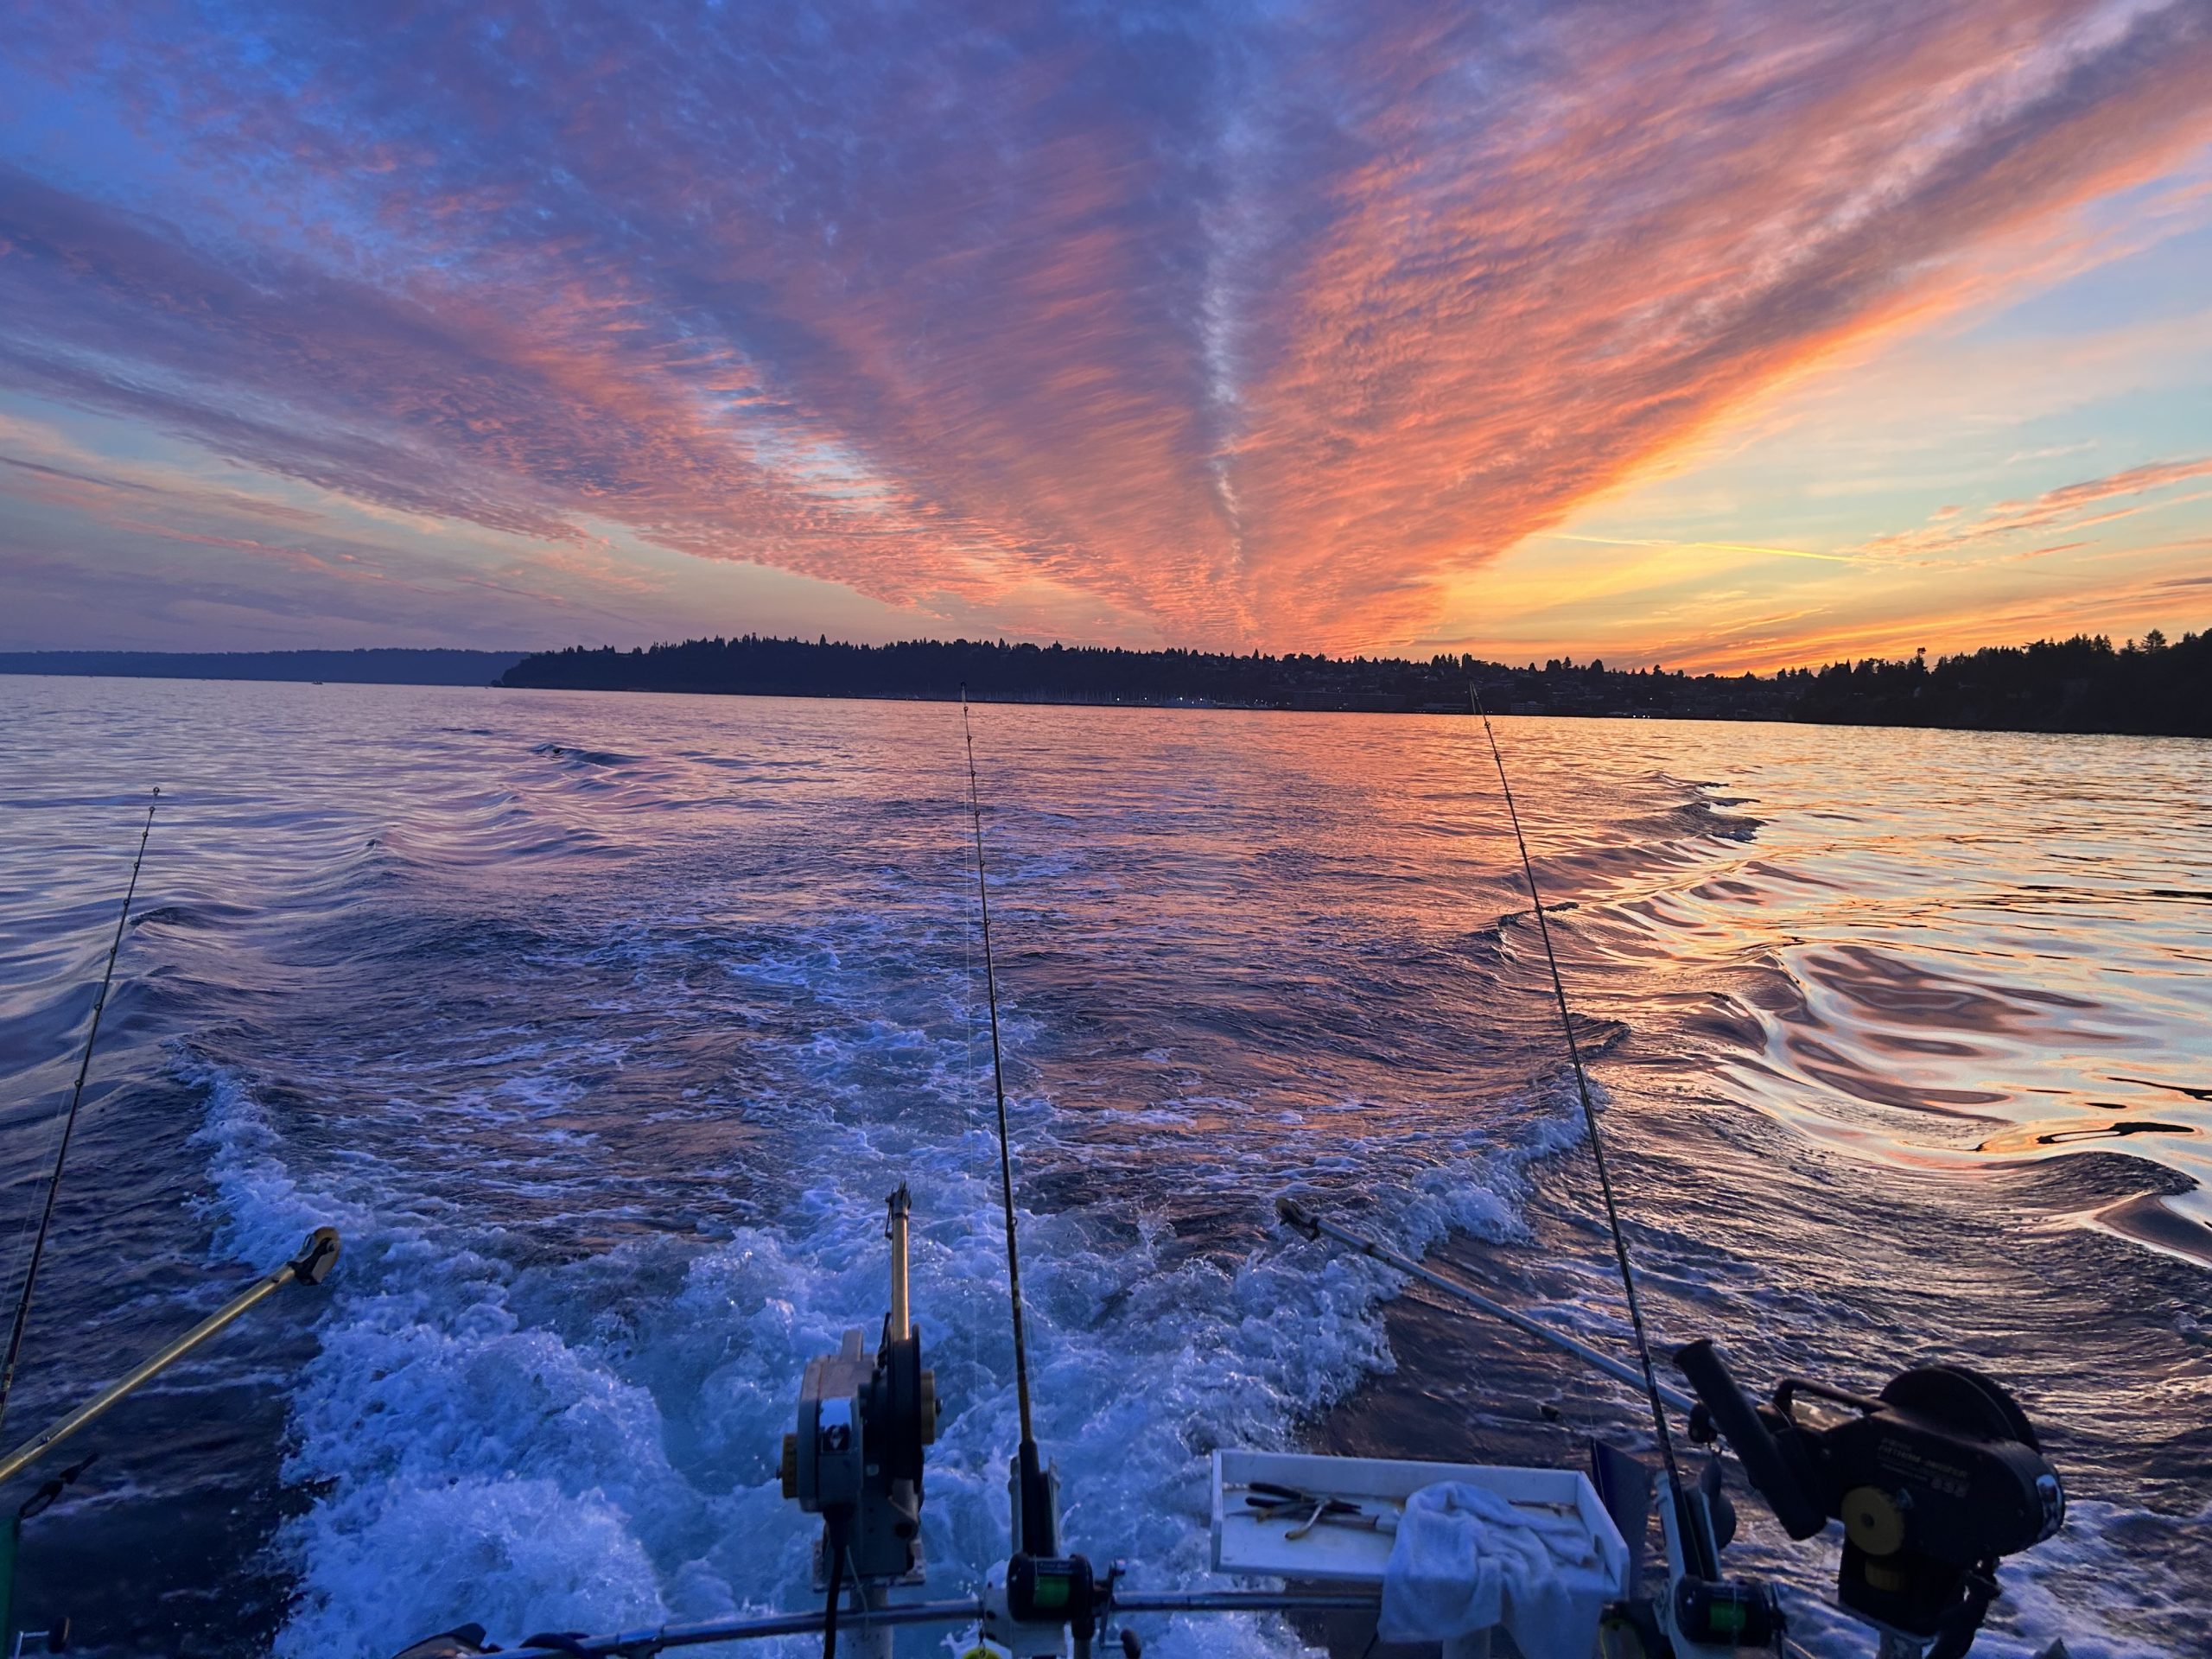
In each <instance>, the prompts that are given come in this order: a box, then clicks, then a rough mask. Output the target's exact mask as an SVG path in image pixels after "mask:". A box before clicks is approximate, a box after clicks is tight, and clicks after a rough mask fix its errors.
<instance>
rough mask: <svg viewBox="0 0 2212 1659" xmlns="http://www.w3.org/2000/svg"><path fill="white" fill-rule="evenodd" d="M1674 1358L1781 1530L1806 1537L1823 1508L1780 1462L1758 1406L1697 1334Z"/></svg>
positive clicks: (1824, 1517)
mask: <svg viewBox="0 0 2212 1659" xmlns="http://www.w3.org/2000/svg"><path fill="white" fill-rule="evenodd" d="M1675 1364H1677V1365H1679V1366H1680V1367H1681V1371H1682V1375H1683V1376H1686V1377H1688V1379H1689V1384H1690V1387H1691V1388H1693V1389H1695V1390H1696V1391H1697V1397H1698V1398H1699V1399H1700V1401H1702V1402H1704V1405H1705V1408H1706V1410H1707V1411H1708V1412H1710V1413H1712V1414H1713V1427H1716V1428H1718V1429H1719V1431H1720V1438H1721V1439H1723V1440H1726V1441H1727V1442H1728V1449H1729V1450H1730V1451H1732V1452H1734V1453H1735V1454H1736V1460H1737V1461H1738V1463H1740V1464H1742V1465H1744V1473H1745V1476H1746V1477H1748V1478H1750V1480H1751V1484H1752V1485H1753V1486H1754V1487H1755V1488H1757V1489H1758V1494H1759V1496H1760V1497H1764V1499H1766V1501H1767V1504H1768V1506H1769V1507H1770V1509H1772V1510H1774V1516H1775V1519H1776V1520H1777V1521H1779V1522H1782V1526H1783V1530H1784V1531H1785V1532H1787V1533H1788V1534H1789V1535H1790V1536H1791V1537H1792V1538H1810V1537H1811V1536H1812V1535H1814V1534H1815V1533H1816V1532H1818V1531H1820V1530H1821V1528H1823V1527H1825V1526H1827V1523H1828V1512H1827V1507H1826V1506H1825V1505H1824V1504H1822V1503H1821V1501H1820V1500H1819V1499H1818V1498H1817V1497H1815V1496H1814V1495H1813V1494H1812V1493H1810V1492H1808V1491H1806V1490H1805V1488H1804V1486H1803V1485H1802V1484H1801V1483H1800V1482H1799V1481H1798V1479H1797V1478H1796V1476H1795V1475H1794V1474H1792V1473H1791V1472H1790V1470H1789V1465H1788V1464H1786V1463H1784V1462H1783V1458H1782V1448H1781V1447H1780V1446H1777V1445H1776V1444H1775V1440H1774V1436H1773V1435H1771V1434H1770V1433H1767V1428H1766V1425H1765V1424H1764V1423H1762V1422H1761V1421H1759V1414H1758V1410H1757V1408H1754V1407H1753V1406H1752V1404H1751V1402H1750V1401H1749V1400H1748V1399H1746V1398H1745V1395H1744V1391H1743V1390H1742V1389H1739V1388H1738V1387H1737V1386H1736V1379H1735V1378H1734V1377H1732V1376H1730V1375H1729V1374H1728V1363H1727V1361H1726V1359H1724V1358H1723V1357H1721V1353H1720V1350H1719V1348H1717V1347H1715V1346H1714V1345H1713V1343H1712V1342H1711V1341H1710V1340H1708V1339H1707V1338H1699V1339H1698V1340H1697V1341H1695V1342H1693V1343H1690V1344H1688V1345H1687V1346H1684V1347H1681V1348H1677V1349H1676V1350H1675Z"/></svg>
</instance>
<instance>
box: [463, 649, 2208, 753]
mask: <svg viewBox="0 0 2212 1659" xmlns="http://www.w3.org/2000/svg"><path fill="white" fill-rule="evenodd" d="M1470 682H1472V683H1474V684H1475V685H1476V686H1477V687H1478V688H1479V689H1480V690H1481V692H1482V696H1483V699H1484V702H1485V703H1487V704H1488V705H1489V707H1490V708H1491V709H1492V710H1493V711H1494V712H1497V713H1502V714H1545V715H1614V716H1623V715H1662V716H1667V717H1670V718H1676V719H1683V718H1688V719H1696V720H1796V721H1825V722H1829V723H1833V724H1840V725H1852V726H1949V727H1967V728H1982V729H1990V730H2011V731H2033V732H2131V733H2146V734H2167V735H2175V736H2195V737H2205V736H2212V634H2195V633H2191V634H2187V635H2184V636H2183V638H2182V639H2180V640H2179V641H2178V642H2177V643H2174V644H2171V645H2170V644H2168V643H2167V641H2166V639H2164V636H2163V635H2161V634H2159V633H2158V632H2155V631H2154V632H2152V633H2151V634H2150V635H2148V636H2147V637H2146V638H2145V639H2144V640H2143V641H2142V642H2141V643H2140V644H2138V643H2137V642H2135V641H2133V640H2130V641H2128V642H2127V644H2126V645H2125V646H2122V647H2119V648H2115V647H2114V646H2113V643H2112V641H2111V640H2110V639H2105V638H2103V637H2102V636H2099V637H2097V638H2094V639H2091V638H2088V637H2086V636H2076V637H2075V638H2074V639H2068V640H2063V641H2057V642H2053V641H2050V640H2043V641H2038V642H2037V644H2035V645H2025V646H2002V647H1992V648H1990V649H1987V650H1984V651H1977V652H1969V653H1967V654H1965V655H1962V656H1957V657H1945V658H1939V659H1938V660H1937V661H1936V663H1935V664H1933V665H1931V664H1929V663H1928V661H1927V660H1926V658H1924V657H1921V656H1916V657H1914V658H1910V659H1908V660H1906V661H1904V662H1883V661H1878V660H1875V659H1872V658H1869V659H1867V660H1866V661H1863V662H1857V663H1836V664H1831V665H1829V666H1828V667H1827V668H1821V669H1789V670H1785V671H1783V672H1782V673H1780V674H1777V675H1772V676H1767V677H1760V676H1757V675H1751V674H1745V675H1741V676H1738V677H1732V678H1730V677H1722V676H1719V675H1713V674H1706V675H1699V676H1696V677H1692V676H1689V675H1686V674H1683V673H1681V672H1680V671H1673V672H1669V671H1663V670H1662V669H1660V668H1659V667H1657V666H1656V665H1655V666H1653V667H1651V668H1648V669H1633V670H1617V669H1609V668H1607V667H1606V666H1605V664H1603V663H1601V662H1593V663H1589V664H1576V663H1573V662H1562V661H1556V660H1554V661H1552V662H1549V663H1547V664H1544V665H1543V666H1542V667H1541V668H1539V667H1538V666H1536V665H1535V664H1533V663H1532V664H1529V665H1528V666H1527V667H1525V668H1515V667H1511V666H1510V665H1507V664H1499V663H1485V662H1479V661H1478V660H1476V659H1475V658H1471V657H1450V656H1445V657H1433V658H1428V659H1427V661H1423V662H1408V661H1404V660H1402V659H1399V658H1388V657H1351V658H1329V657H1307V656H1295V655H1294V656H1284V657H1268V656H1262V654H1260V653H1259V652H1253V653H1252V654H1251V655H1250V656H1247V657H1236V656H1226V655H1218V654H1215V653H1212V652H1196V651H1122V650H1118V649H1112V648H1105V647H1092V646H1079V647H1071V646H1064V645H1008V644H1007V642H1006V641H1005V640H1003V639H1001V640H998V641H995V642H994V641H989V640H969V639H955V640H951V641H950V642H946V641H940V640H928V639H917V640H910V641H906V642H904V643H901V644H899V645H842V644H832V643H831V642H830V641H829V639H826V638H825V639H817V640H813V641H809V640H804V639H763V638H760V637H759V636H757V635H753V634H747V635H746V636H745V637H744V638H742V639H689V640H686V641H684V642H683V644H682V645H655V646H653V647H652V649H651V650H633V651H627V652H623V651H617V650H615V649H613V647H612V646H608V647H606V648H603V649H600V650H590V649H588V648H585V647H582V646H575V647H572V648H571V649H569V650H567V651H557V652H543V653H541V654H539V655H537V656H535V657H530V658H524V660H523V661H521V662H520V663H518V664H515V666H514V667H512V669H510V670H508V671H507V672H506V674H505V676H504V677H502V678H501V679H500V681H499V683H500V684H502V685H507V686H528V687H543V688H563V689H568V690H604V691H707V692H735V693H744V694H750V695H756V696H815V697H901V698H923V699H939V698H951V697H956V696H959V695H960V691H961V689H962V687H963V686H965V687H966V688H967V690H968V692H969V695H970V696H975V697H977V698H980V699H983V700H986V701H994V702H1079V703H1134V704H1146V705H1153V706H1175V705H1181V706H1190V705H1197V706H1203V707H1218V708H1242V709H1341V710H1353V711H1359V712H1364V713H1375V714H1388V713H1413V714H1465V713H1466V712H1467V687H1468V684H1469V683H1470Z"/></svg>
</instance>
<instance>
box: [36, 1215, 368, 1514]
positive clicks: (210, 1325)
mask: <svg viewBox="0 0 2212 1659" xmlns="http://www.w3.org/2000/svg"><path fill="white" fill-rule="evenodd" d="M337 1259H338V1234H337V1232H336V1231H335V1230H334V1229H332V1228H328V1227H318V1228H316V1229H315V1231H314V1232H313V1233H312V1234H311V1235H309V1236H308V1242H307V1244H306V1246H305V1248H304V1249H302V1251H301V1252H300V1255H299V1257H298V1259H297V1260H296V1261H291V1262H286V1263H285V1264H284V1265H283V1267H281V1268H277V1270H276V1271H275V1272H273V1273H270V1274H264V1275H263V1276H262V1278H261V1279H260V1280H258V1281H257V1282H256V1283H254V1284H253V1285H252V1286H251V1287H248V1288H247V1289H246V1290H245V1291H244V1292H242V1293H240V1294H238V1295H237V1296H235V1297H233V1298H232V1300H230V1301H228V1302H226V1304H224V1306H221V1307H219V1308H218V1309H217V1310H216V1311H215V1312H214V1313H210V1314H209V1315H208V1316H207V1318H206V1319H202V1320H200V1323H199V1324H198V1325H194V1326H193V1327H192V1329H191V1330H189V1331H188V1332H185V1333H184V1334H183V1335H182V1336H181V1337H179V1338H176V1340H175V1341H174V1342H171V1343H169V1344H166V1345H165V1346H163V1347H162V1348H160V1349H158V1350H156V1351H155V1352H154V1353H152V1354H151V1355H149V1356H148V1357H146V1358H145V1359H143V1360H142V1361H141V1362H139V1363H138V1364H137V1366H135V1367H133V1368H132V1370H130V1373H129V1374H128V1375H127V1376H124V1377H123V1378H122V1379H121V1380H120V1381H118V1382H114V1383H109V1384H108V1386H107V1387H105V1389H101V1390H100V1391H99V1393H98V1394H96V1395H93V1396H92V1398H91V1399H89V1400H87V1401H86V1402H85V1403H84V1404H83V1405H81V1406H79V1407H78V1408H77V1409H76V1410H74V1411H73V1412H71V1413H70V1414H68V1415H67V1417H64V1418H63V1419H62V1420H61V1421H60V1422H58V1423H56V1424H54V1427H51V1428H49V1429H48V1430H46V1431H45V1433H41V1434H39V1435H37V1436H35V1437H34V1438H33V1439H31V1440H26V1441H24V1442H23V1444H22V1445H21V1446H17V1447H16V1449H15V1450H14V1451H13V1452H10V1453H9V1454H8V1455H7V1456H6V1457H5V1458H0V1481H4V1480H7V1479H8V1478H10V1476H13V1475H16V1474H17V1473H20V1472H21V1471H22V1469H23V1467H24V1466H25V1465H28V1464H30V1463H33V1462H35V1461H36V1460H37V1459H40V1458H42V1457H44V1456H45V1455H46V1454H47V1453H48V1452H51V1451H52V1450H54V1447H55V1446H59V1445H60V1444H61V1442H62V1441H64V1440H67V1439H68V1438H69V1437H70V1436H71V1435H72V1434H74V1433H76V1432H77V1431H78V1430H79V1429H80V1428H82V1427H84V1426H85V1425H86V1424H87V1423H89V1422H91V1421H92V1420H93V1419H94V1418H96V1417H99V1416H100V1415H101V1414H103V1413H105V1411H106V1410H107V1409H108V1408H110V1407H111V1406H113V1405H114V1404H115V1403H116V1402H118V1401H119V1400H122V1399H123V1398H124V1396H126V1395H130V1393H132V1392H133V1391H134V1390H136V1389H138V1388H140V1387H142V1386H143V1384H144V1383H146V1382H147V1381H148V1380H149V1378H152V1377H154V1376H158V1375H160V1374H161V1373H162V1371H165V1370H168V1368H169V1367H170V1366H172V1365H174V1364H175V1363H177V1361H179V1360H180V1359H182V1358H183V1357H185V1356H186V1355H187V1354H188V1353H190V1352H191V1351H193V1350H194V1349H195V1348H197V1347H199V1346H200V1344H202V1343H204V1342H206V1341H207V1339H208V1338H210V1337H212V1336H213V1335H214V1334H215V1333H216V1332H219V1331H220V1330H222V1329H223V1328H224V1327H225V1326H226V1325H230V1324H232V1323H233V1322H235V1321H236V1320H238V1319H240V1318H242V1317H243V1316H244V1315H245V1314H246V1313H250V1312H251V1310H252V1309H253V1308H255V1307H257V1306H259V1305H260V1304H261V1302H262V1301H264V1300H265V1299H267V1298H268V1297H270V1296H273V1295H275V1294H277V1292H278V1291H280V1290H282V1289H283V1287H285V1286H286V1285H289V1284H290V1283H292V1282H293V1281H295V1280H296V1281H299V1282H300V1283H302V1284H303V1285H319V1284H321V1282H322V1281H323V1278H324V1276H325V1275H326V1274H328V1273H329V1271H330V1268H331V1265H332V1264H333V1263H334V1262H336V1261H337Z"/></svg>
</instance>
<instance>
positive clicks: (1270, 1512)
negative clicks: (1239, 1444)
mask: <svg viewBox="0 0 2212 1659" xmlns="http://www.w3.org/2000/svg"><path fill="white" fill-rule="evenodd" d="M1244 1502H1245V1503H1248V1504H1249V1505H1250V1506H1251V1507H1252V1509H1254V1510H1256V1511H1257V1512H1258V1518H1259V1519H1260V1520H1262V1521H1275V1520H1280V1519H1281V1517H1282V1516H1286V1515H1303V1516H1305V1517H1306V1518H1305V1519H1304V1520H1303V1521H1301V1522H1299V1523H1298V1524H1297V1525H1296V1526H1294V1527H1293V1528H1292V1529H1290V1530H1289V1531H1288V1532H1287V1533H1285V1534H1283V1536H1284V1537H1286V1538H1303V1537H1304V1536H1305V1535H1306V1534H1307V1533H1309V1532H1311V1531H1313V1529H1314V1528H1315V1527H1318V1526H1319V1525H1320V1524H1321V1522H1324V1521H1330V1522H1335V1523H1337V1524H1338V1525H1339V1526H1352V1527H1371V1526H1373V1525H1374V1524H1375V1517H1374V1516H1371V1515H1369V1514H1368V1513H1367V1512H1366V1511H1365V1510H1362V1509H1361V1508H1360V1507H1359V1505H1358V1504H1357V1503H1351V1502H1349V1501H1347V1500H1346V1499H1344V1498H1341V1497H1326V1496H1325V1495H1323V1494H1321V1493H1318V1492H1301V1491H1299V1490H1298V1489H1297V1488H1296V1487H1294V1486H1278V1485H1276V1484H1274V1482H1273V1481H1267V1480H1255V1481H1254V1482H1253V1483H1252V1484H1251V1486H1250V1488H1249V1490H1248V1491H1247V1492H1246V1493H1245V1497H1244Z"/></svg>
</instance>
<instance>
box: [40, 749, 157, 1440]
mask: <svg viewBox="0 0 2212 1659" xmlns="http://www.w3.org/2000/svg"><path fill="white" fill-rule="evenodd" d="M161 800H162V791H161V790H160V789H159V788H158V787H157V788H156V790H155V791H154V795H153V798H152V799H151V800H149V802H147V804H146V822H145V824H144V826H143V828H142V829H140V830H139V831H138V854H137V857H135V858H133V859H132V860H131V861H130V885H129V886H128V887H125V888H124V892H123V908H122V909H121V910H120V911H118V912H117V914H116V918H115V937H114V938H112V939H111V940H110V941H109V942H108V947H107V966H106V968H105V969H104V970H103V971H102V972H101V974H100V988H99V995H97V996H95V997H94V998H93V999H92V1026H91V1027H90V1029H88V1030H87V1031H86V1033H85V1052H84V1053H83V1054H82V1055H81V1056H80V1057H79V1059H78V1061H77V1084H76V1087H75V1088H73V1090H70V1092H69V1109H68V1111H67V1114H66V1115H65V1116H63V1117H62V1120H61V1141H60V1145H59V1146H57V1147H55V1148H54V1171H53V1173H52V1174H50V1175H49V1176H48V1178H47V1183H46V1205H45V1207H44V1209H43V1210H42V1211H41V1212H40V1215H39V1221H38V1231H37V1233H36V1234H35V1235H34V1236H33V1237H32V1240H31V1257H30V1264H29V1267H28V1268H25V1269H24V1272H23V1293H22V1296H20V1297H19V1298H17V1300H16V1318H15V1323H14V1324H13V1325H10V1327H9V1331H8V1354H7V1358H6V1360H5V1362H4V1363H0V1419H4V1418H5V1417H6V1415H7V1412H8V1395H9V1394H10V1392H11V1391H12V1390H13V1389H14V1388H15V1386H16V1360H17V1359H19V1358H20V1357H22V1351H23V1330H24V1327H25V1326H26V1325H29V1323H30V1317H31V1294H32V1293H33V1292H34V1291H35V1289H36V1288H37V1287H38V1270H39V1266H40V1264H41V1262H43V1261H44V1260H45V1259H46V1236H47V1234H48V1232H49V1231H51V1230H52V1229H53V1226H54V1198H55V1197H56V1195H58V1194H59V1193H60V1191H61V1169H62V1166H63V1164H65V1163H66V1162H67V1160H68V1157H69V1141H70V1137H71V1136H72V1135H74V1134H75V1133H76V1129H77V1109H78V1108H79V1107H80V1106H82V1105H83V1104H84V1102H85V1079H86V1077H88V1076H90V1075H91V1072H92V1045H93V1044H94V1043H95V1042H97V1041H98V1040H99V1034H100V1015H101V1014H102V1013H104V1012H105V1010H106V1007H107V993H108V987H109V986H110V985H111V984H112V983H114V981H115V959H116V956H117V954H118V952H120V951H121V950H122V949H123V931H124V928H125V927H126V926H127V925H129V924H130V902H131V900H132V899H134V898H136V897H137V893H138V872H139V870H140V869H141V868H143V866H144V864H145V862H146V841H147V838H148V837H149V836H151V835H152V834H153V833H154V809H155V808H156V807H157V806H159V805H160V804H161Z"/></svg>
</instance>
